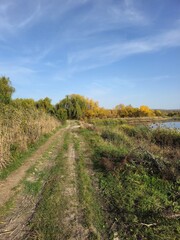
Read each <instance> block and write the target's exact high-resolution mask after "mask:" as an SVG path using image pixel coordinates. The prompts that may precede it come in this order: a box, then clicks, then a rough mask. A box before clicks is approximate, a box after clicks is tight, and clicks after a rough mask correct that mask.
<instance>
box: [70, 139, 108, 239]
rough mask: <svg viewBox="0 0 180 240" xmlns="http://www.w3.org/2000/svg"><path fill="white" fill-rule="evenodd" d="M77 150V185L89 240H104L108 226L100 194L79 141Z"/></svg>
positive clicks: (76, 140) (76, 141)
mask: <svg viewBox="0 0 180 240" xmlns="http://www.w3.org/2000/svg"><path fill="white" fill-rule="evenodd" d="M74 141H75V149H76V151H77V152H78V157H77V160H76V161H77V165H76V171H77V180H78V181H77V184H78V191H79V192H78V193H79V201H80V205H81V208H82V209H83V214H84V225H85V226H86V227H88V228H89V230H90V236H89V238H88V239H102V238H101V237H102V236H105V235H106V232H105V230H106V226H105V225H106V224H105V221H104V216H103V211H102V208H101V203H100V199H99V196H98V193H97V192H96V191H95V186H93V180H92V179H91V177H90V173H89V172H88V169H87V165H88V163H87V159H86V158H85V155H84V153H83V151H82V149H81V146H80V143H79V140H78V139H75V140H74Z"/></svg>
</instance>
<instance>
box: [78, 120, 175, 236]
mask: <svg viewBox="0 0 180 240" xmlns="http://www.w3.org/2000/svg"><path fill="white" fill-rule="evenodd" d="M81 134H82V135H83V136H84V137H85V139H86V140H87V141H89V145H90V146H91V147H92V152H93V154H92V156H93V157H92V159H93V163H94V169H95V172H96V176H97V177H98V179H99V188H100V192H101V195H102V197H103V208H104V209H105V210H104V214H105V215H106V216H107V215H108V216H109V222H108V223H107V226H109V232H111V237H110V238H109V239H111V238H112V239H113V233H118V236H119V238H120V239H121V238H122V239H149V240H150V239H154V240H156V239H157V240H164V239H169V240H170V239H171V240H172V239H174V240H175V239H178V238H179V235H180V227H179V218H180V198H179V197H180V196H179V190H180V189H179V183H180V163H179V159H180V150H179V147H180V133H179V132H175V131H171V130H161V129H154V130H153V129H150V128H148V127H146V126H142V125H139V126H132V125H128V124H127V123H124V122H120V121H116V122H115V120H112V121H111V120H110V119H109V120H97V122H96V120H94V121H93V123H91V124H90V125H89V126H88V125H87V127H86V129H85V130H84V129H82V130H81Z"/></svg>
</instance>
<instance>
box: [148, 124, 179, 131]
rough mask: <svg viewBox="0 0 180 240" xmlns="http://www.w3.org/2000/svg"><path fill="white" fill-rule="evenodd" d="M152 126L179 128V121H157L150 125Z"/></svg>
mask: <svg viewBox="0 0 180 240" xmlns="http://www.w3.org/2000/svg"><path fill="white" fill-rule="evenodd" d="M150 127H152V128H158V127H160V128H170V129H178V130H179V129H180V122H163V123H162V122H159V123H153V124H151V125H150Z"/></svg>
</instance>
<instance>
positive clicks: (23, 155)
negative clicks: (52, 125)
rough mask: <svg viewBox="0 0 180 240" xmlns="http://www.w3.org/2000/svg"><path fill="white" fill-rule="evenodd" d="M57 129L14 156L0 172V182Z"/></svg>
mask: <svg viewBox="0 0 180 240" xmlns="http://www.w3.org/2000/svg"><path fill="white" fill-rule="evenodd" d="M59 129H60V128H59V127H58V128H57V129H56V130H55V131H53V132H52V133H49V134H45V135H43V136H42V137H40V139H39V140H38V141H37V142H36V143H34V144H31V145H30V146H29V148H28V150H27V151H26V152H22V153H20V152H19V153H16V154H14V157H13V160H12V161H11V162H10V163H9V164H8V165H7V167H6V168H4V169H2V170H0V180H4V179H6V178H7V177H8V176H9V174H10V173H12V172H13V171H15V170H16V169H18V168H19V167H20V166H21V165H22V164H23V163H24V162H25V161H26V159H27V158H28V157H30V156H32V154H33V153H34V152H35V151H36V150H37V149H38V148H39V147H40V146H42V145H43V144H44V143H45V142H46V141H47V140H48V139H49V138H50V137H51V136H52V135H53V134H54V133H55V132H56V131H58V130H59Z"/></svg>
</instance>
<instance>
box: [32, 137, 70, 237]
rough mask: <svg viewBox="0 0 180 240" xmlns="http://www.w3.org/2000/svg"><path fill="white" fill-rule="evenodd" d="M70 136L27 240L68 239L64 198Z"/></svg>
mask: <svg viewBox="0 0 180 240" xmlns="http://www.w3.org/2000/svg"><path fill="white" fill-rule="evenodd" d="M68 142H69V134H68V133H67V134H66V135H65V138H64V144H63V148H62V151H61V152H60V153H59V155H58V156H57V158H56V160H55V162H56V164H55V166H53V167H52V168H51V170H50V173H49V177H48V179H47V181H46V185H45V186H44V188H43V191H42V194H41V199H40V202H39V205H38V206H37V209H36V212H35V215H34V217H33V219H32V221H31V223H30V228H31V231H30V235H29V236H28V237H27V239H48V240H54V239H67V238H68V231H67V229H65V227H64V225H63V218H64V209H65V208H66V206H67V199H66V198H65V197H64V196H63V194H62V193H63V187H64V185H63V181H64V180H63V178H64V177H65V173H66V171H67V169H66V157H65V156H64V153H65V152H66V151H67V149H68Z"/></svg>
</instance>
